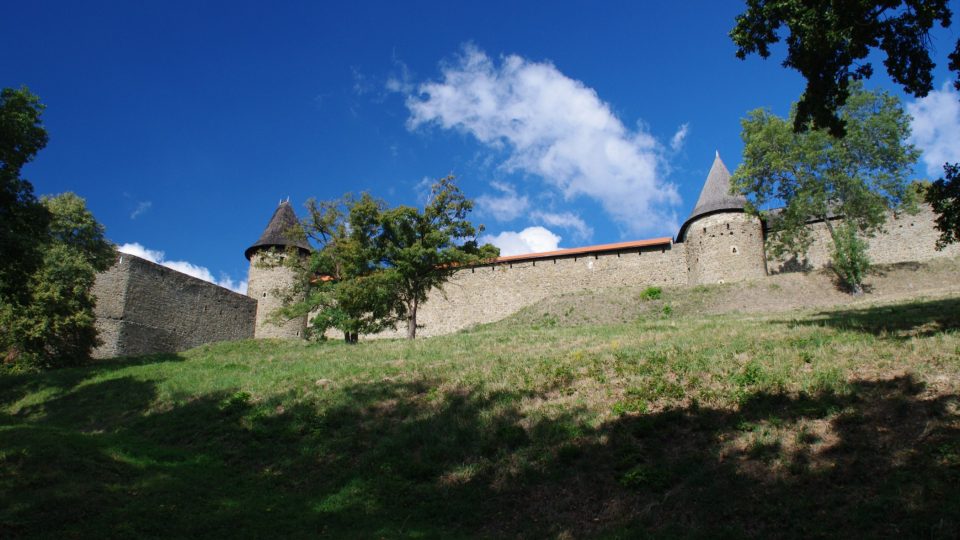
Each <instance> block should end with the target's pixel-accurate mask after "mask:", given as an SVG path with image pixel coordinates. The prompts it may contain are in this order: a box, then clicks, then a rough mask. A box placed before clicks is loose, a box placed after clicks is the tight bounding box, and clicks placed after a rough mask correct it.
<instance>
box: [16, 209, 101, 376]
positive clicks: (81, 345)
mask: <svg viewBox="0 0 960 540" xmlns="http://www.w3.org/2000/svg"><path fill="white" fill-rule="evenodd" d="M40 202H41V204H42V205H43V206H44V207H45V209H46V210H47V211H48V212H49V213H50V216H51V220H50V223H49V226H48V228H47V231H46V236H45V237H41V238H35V239H34V241H35V242H37V244H36V249H38V250H39V251H41V253H42V262H41V264H40V266H39V268H37V269H36V270H35V271H34V272H33V273H32V274H31V275H30V276H29V277H28V279H27V282H26V284H25V287H24V293H23V294H21V295H18V296H19V297H18V298H16V299H10V300H6V301H4V302H3V303H2V305H0V328H2V329H3V330H4V331H3V332H0V350H2V351H4V354H5V362H6V363H8V364H15V365H17V366H20V367H44V368H48V367H59V366H64V365H71V364H77V363H80V362H82V361H84V360H86V359H87V358H89V355H90V351H91V350H92V349H93V347H94V346H96V344H97V333H96V328H95V327H94V321H95V317H94V314H93V307H94V302H95V299H94V297H93V296H92V295H91V294H90V289H91V287H92V286H93V281H94V279H95V277H96V274H97V272H100V271H103V270H106V269H107V268H109V267H110V265H111V264H112V263H113V260H114V256H115V255H114V251H113V247H112V246H111V245H110V244H109V243H108V242H107V241H106V240H104V238H103V227H102V226H101V225H100V224H99V223H97V221H96V219H94V217H93V215H92V214H91V213H90V212H89V211H88V210H87V209H86V206H85V204H84V201H83V199H81V198H80V197H78V196H76V195H74V194H73V193H64V194H62V195H58V196H56V197H52V198H46V197H44V198H43V199H41V201H40Z"/></svg>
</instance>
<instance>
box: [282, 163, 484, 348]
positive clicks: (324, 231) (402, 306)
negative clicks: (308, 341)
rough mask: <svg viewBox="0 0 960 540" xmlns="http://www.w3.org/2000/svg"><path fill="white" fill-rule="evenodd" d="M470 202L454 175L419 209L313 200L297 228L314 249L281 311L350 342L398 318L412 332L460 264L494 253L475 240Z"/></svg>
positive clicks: (365, 199)
mask: <svg viewBox="0 0 960 540" xmlns="http://www.w3.org/2000/svg"><path fill="white" fill-rule="evenodd" d="M472 207H473V203H472V202H471V201H470V200H469V199H467V198H466V197H465V196H464V194H463V193H462V192H461V191H460V189H459V188H458V187H457V186H456V183H455V182H454V178H453V177H452V176H448V177H446V178H442V179H440V180H438V181H437V182H436V183H435V184H434V185H433V186H432V188H431V196H430V200H429V202H428V203H427V204H426V206H425V207H424V208H423V209H418V208H414V207H411V206H397V207H395V208H388V207H387V205H386V203H385V202H384V201H382V200H379V199H376V198H374V197H373V196H371V195H370V194H368V193H363V194H361V195H360V196H359V197H356V196H354V195H351V194H346V195H344V196H343V197H342V198H340V199H338V200H332V201H321V202H318V201H316V200H310V201H309V202H308V203H307V208H308V211H309V216H308V217H307V218H306V219H305V220H304V221H303V223H302V229H303V231H304V232H303V234H304V235H305V236H306V237H307V238H308V239H309V240H310V241H311V243H312V244H313V245H315V246H316V248H317V249H316V250H315V251H314V252H313V253H312V254H311V256H310V257H309V259H307V260H306V262H305V263H302V264H301V265H300V266H299V268H298V272H299V274H300V279H298V280H297V283H298V285H297V286H295V287H294V290H292V291H291V292H290V294H289V295H288V299H287V300H288V301H287V307H286V308H284V310H283V314H284V316H287V317H291V316H296V315H301V316H302V315H308V314H309V315H311V316H312V317H311V323H310V327H311V332H312V334H313V335H316V336H322V335H323V334H324V333H325V332H326V331H327V330H328V329H331V328H335V329H338V330H340V331H342V332H343V333H344V335H345V337H346V339H347V341H356V339H357V336H358V335H360V334H372V333H377V332H380V331H382V330H384V329H387V328H395V327H396V325H397V324H398V323H399V322H400V321H403V320H406V321H407V322H408V328H414V329H415V328H416V312H417V308H418V306H419V305H420V304H422V303H423V302H424V301H426V299H427V297H428V295H429V294H430V291H431V290H434V289H440V288H442V286H443V284H444V283H445V282H446V281H447V280H448V279H449V278H450V276H451V275H452V274H453V272H455V271H456V270H457V269H458V268H459V267H461V266H463V265H465V264H470V263H471V262H476V261H478V260H480V259H482V258H489V257H496V256H497V255H498V253H499V251H498V250H497V249H496V248H495V247H493V246H490V245H485V246H479V245H478V244H477V241H476V236H477V234H479V232H481V231H482V227H480V228H477V227H475V226H474V225H473V224H472V223H470V221H469V220H468V219H467V216H468V214H469V212H470V210H471V209H472ZM291 260H296V259H295V258H291ZM414 333H415V331H414ZM411 337H413V336H411Z"/></svg>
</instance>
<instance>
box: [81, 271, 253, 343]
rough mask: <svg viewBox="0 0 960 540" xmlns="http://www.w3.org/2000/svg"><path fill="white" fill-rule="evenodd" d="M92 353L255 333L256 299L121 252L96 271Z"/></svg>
mask: <svg viewBox="0 0 960 540" xmlns="http://www.w3.org/2000/svg"><path fill="white" fill-rule="evenodd" d="M93 294H94V296H96V298H97V303H96V308H95V313H96V317H97V323H96V324H97V330H98V332H99V335H100V339H101V340H102V341H103V344H102V345H101V346H100V347H98V348H97V349H96V350H95V351H94V353H93V356H94V358H111V357H116V356H132V355H140V354H150V353H159V352H175V351H182V350H185V349H189V348H191V347H196V346H197V345H202V344H204V343H211V342H215V341H231V340H238V339H247V338H251V337H253V324H254V317H255V314H256V301H255V300H253V299H251V298H248V297H247V296H244V295H242V294H238V293H235V292H233V291H230V290H228V289H224V288H223V287H220V286H217V285H214V284H212V283H208V282H206V281H203V280H200V279H196V278H194V277H191V276H188V275H186V274H182V273H180V272H177V271H175V270H171V269H169V268H166V267H164V266H160V265H158V264H155V263H152V262H150V261H147V260H144V259H141V258H139V257H135V256H133V255H128V254H125V253H121V254H119V255H118V256H117V262H116V263H115V264H114V265H113V267H111V268H110V269H108V270H107V271H105V272H102V273H100V274H98V275H97V279H96V282H95V284H94V287H93Z"/></svg>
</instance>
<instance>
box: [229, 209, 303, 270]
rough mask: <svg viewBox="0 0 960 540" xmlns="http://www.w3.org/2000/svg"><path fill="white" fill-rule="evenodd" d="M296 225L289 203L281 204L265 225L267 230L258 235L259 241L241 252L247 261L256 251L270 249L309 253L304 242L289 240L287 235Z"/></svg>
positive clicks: (295, 216) (295, 215) (294, 213)
mask: <svg viewBox="0 0 960 540" xmlns="http://www.w3.org/2000/svg"><path fill="white" fill-rule="evenodd" d="M298 223H299V220H298V219H297V214H296V212H294V211H293V207H292V206H290V202H289V201H283V202H281V203H280V206H278V207H277V210H276V211H275V212H274V213H273V217H271V218H270V222H269V223H267V228H266V229H264V230H263V234H261V235H260V239H259V240H257V241H256V242H254V244H253V245H252V246H250V247H248V248H247V250H246V251H244V252H243V254H244V256H245V257H246V258H247V260H249V259H250V257H252V256H253V254H254V252H256V251H257V250H259V249H266V248H271V247H279V248H288V247H296V248H299V249H301V250H303V251H305V252H308V253H309V252H310V246H309V244H307V242H306V240H298V239H296V238H290V237H289V235H288V234H287V233H288V232H289V231H290V229H292V228H293V227H294V226H296V225H297V224H298Z"/></svg>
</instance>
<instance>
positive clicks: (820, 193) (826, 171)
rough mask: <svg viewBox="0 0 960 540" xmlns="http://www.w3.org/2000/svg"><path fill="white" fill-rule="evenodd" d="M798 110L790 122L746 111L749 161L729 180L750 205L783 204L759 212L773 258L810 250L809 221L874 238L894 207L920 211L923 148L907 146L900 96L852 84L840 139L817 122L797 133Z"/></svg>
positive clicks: (744, 129) (746, 158) (906, 120)
mask: <svg viewBox="0 0 960 540" xmlns="http://www.w3.org/2000/svg"><path fill="white" fill-rule="evenodd" d="M797 111H798V108H797V107H794V109H793V112H792V113H791V117H790V118H787V119H784V118H780V117H778V116H776V115H774V114H772V113H770V112H769V111H766V110H764V109H757V110H754V111H751V112H750V113H748V115H747V117H746V118H745V119H743V120H742V122H741V126H742V132H741V136H742V138H743V142H744V154H743V162H742V163H741V165H740V167H738V168H737V170H736V172H735V173H734V175H733V177H732V179H731V184H732V187H733V190H734V191H736V192H739V193H742V194H743V195H745V196H746V197H747V199H748V201H749V203H750V210H752V211H754V212H759V209H764V208H769V207H770V206H773V205H778V204H779V205H782V207H781V208H778V209H776V210H773V211H770V210H766V211H763V212H760V213H762V214H763V215H764V217H765V218H766V219H767V222H768V225H769V227H770V230H771V234H770V236H769V239H768V246H769V249H770V250H771V253H772V254H773V255H774V256H781V255H783V254H786V253H790V254H794V255H801V254H804V253H806V250H807V248H808V247H809V245H810V243H811V241H812V236H811V230H810V228H809V227H807V224H808V223H810V222H811V221H822V222H823V223H825V224H826V226H827V228H828V229H831V234H833V232H834V231H832V227H833V225H832V224H833V223H834V222H836V221H837V220H840V221H842V222H843V223H844V224H847V225H849V226H850V227H851V229H852V230H854V231H855V232H856V233H858V234H862V235H870V234H873V233H874V232H876V231H877V230H879V229H880V228H882V226H883V224H884V222H885V220H886V215H887V212H888V211H889V210H901V209H903V210H907V211H913V210H914V209H915V193H916V192H915V190H913V189H911V187H910V183H909V182H908V181H907V174H908V173H909V171H910V170H911V167H912V165H913V164H914V163H915V162H916V160H917V158H918V157H919V152H918V151H917V149H916V148H914V147H913V146H912V145H910V144H908V143H906V139H907V137H908V135H909V133H910V124H909V120H910V119H909V116H908V115H907V114H906V113H905V112H904V111H903V109H902V107H901V106H900V103H899V101H898V100H897V99H896V98H895V97H893V96H890V95H889V94H887V93H884V92H870V91H866V90H864V89H863V87H862V85H861V84H860V83H855V84H853V85H852V86H851V94H850V97H849V98H848V99H847V102H846V104H845V105H844V106H843V107H842V108H841V109H840V118H841V119H842V120H843V121H844V123H845V124H846V126H847V134H846V136H845V137H844V138H842V139H841V138H836V137H834V136H833V135H831V134H830V133H829V132H828V131H827V130H824V129H817V128H815V127H812V126H810V127H809V129H807V130H805V131H802V132H799V133H798V132H795V131H794V130H793V124H794V122H795V119H796V116H797V114H798V112H797Z"/></svg>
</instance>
